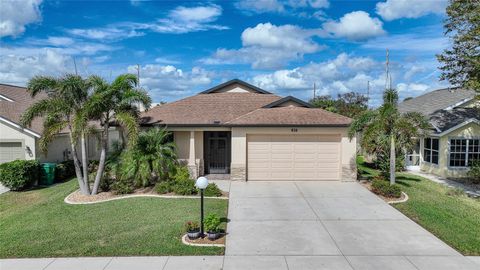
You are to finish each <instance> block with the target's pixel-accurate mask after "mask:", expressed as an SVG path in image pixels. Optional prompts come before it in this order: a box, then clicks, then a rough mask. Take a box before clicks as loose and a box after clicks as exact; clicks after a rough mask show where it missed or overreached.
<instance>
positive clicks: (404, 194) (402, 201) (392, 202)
mask: <svg viewBox="0 0 480 270" xmlns="http://www.w3.org/2000/svg"><path fill="white" fill-rule="evenodd" d="M402 194H403V196H405V198H403V199H401V200H398V201H390V202H388V204H397V203H404V202H406V201H408V199H409V198H408V195H407V193H405V192H403V191H402Z"/></svg>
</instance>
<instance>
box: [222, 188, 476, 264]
mask: <svg viewBox="0 0 480 270" xmlns="http://www.w3.org/2000/svg"><path fill="white" fill-rule="evenodd" d="M228 217H229V219H230V222H229V224H228V232H229V234H228V236H227V245H226V257H225V262H224V266H225V267H227V266H229V265H238V264H239V261H242V262H243V268H238V269H247V268H248V267H247V266H249V265H250V266H252V267H253V268H255V265H257V266H262V265H271V266H272V269H287V266H288V269H349V270H351V269H403V270H408V269H417V270H418V269H421V270H423V269H425V270H426V269H478V266H474V265H473V263H472V262H471V261H470V260H468V259H466V258H465V257H463V256H461V255H460V254H459V253H458V252H456V251H455V250H454V249H452V248H451V247H449V246H448V245H446V244H445V243H443V242H442V241H440V240H439V239H438V238H436V237H435V236H433V235H432V234H430V233H429V232H427V231H426V230H424V229H423V228H422V227H420V226H419V225H417V224H416V223H415V222H413V221H411V220H410V219H408V218H407V217H406V216H404V215H403V214H402V213H400V212H399V211H397V210H396V209H394V208H393V207H391V206H390V205H388V204H386V203H385V202H384V201H383V200H381V199H379V198H378V197H377V196H375V195H374V194H372V193H371V192H370V191H368V190H367V189H365V188H364V187H362V186H361V185H359V184H358V183H341V182H247V183H245V182H232V183H231V186H230V203H229V213H228ZM245 264H246V265H245ZM452 267H453V268H452ZM462 267H463V268H462ZM260 268H264V267H260ZM260 268H259V269H260Z"/></svg>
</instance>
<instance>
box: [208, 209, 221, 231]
mask: <svg viewBox="0 0 480 270" xmlns="http://www.w3.org/2000/svg"><path fill="white" fill-rule="evenodd" d="M221 223H222V221H221V220H220V218H219V217H218V216H217V215H216V214H209V215H208V216H207V217H206V218H205V221H204V224H205V230H207V232H212V233H215V232H219V231H220V224H221Z"/></svg>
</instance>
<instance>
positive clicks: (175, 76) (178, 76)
mask: <svg viewBox="0 0 480 270" xmlns="http://www.w3.org/2000/svg"><path fill="white" fill-rule="evenodd" d="M127 71H128V72H129V73H135V74H136V73H137V67H136V66H129V67H128V68H127ZM212 77H213V74H211V73H210V72H208V71H206V70H204V69H202V68H199V67H194V68H192V69H191V70H190V71H183V70H182V69H179V68H177V67H175V66H172V65H157V64H148V65H144V66H142V67H141V68H140V84H141V86H142V87H144V88H146V89H147V90H148V91H149V93H150V95H151V96H152V98H153V99H154V101H162V100H170V99H171V98H172V97H173V98H175V99H178V97H179V96H187V95H191V94H193V91H194V90H195V89H194V88H195V87H198V86H203V85H208V84H210V83H211V82H212Z"/></svg>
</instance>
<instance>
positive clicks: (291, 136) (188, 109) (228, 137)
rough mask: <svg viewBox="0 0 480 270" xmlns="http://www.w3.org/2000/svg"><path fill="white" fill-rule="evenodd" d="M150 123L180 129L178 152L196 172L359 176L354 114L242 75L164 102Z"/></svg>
mask: <svg viewBox="0 0 480 270" xmlns="http://www.w3.org/2000/svg"><path fill="white" fill-rule="evenodd" d="M142 118H143V119H142V120H143V123H142V124H143V125H144V126H150V127H152V126H161V127H166V128H167V130H169V131H172V132H173V137H174V141H175V143H176V145H177V152H178V157H179V159H180V160H181V161H183V162H184V163H185V164H186V165H187V166H188V168H189V170H190V173H191V175H192V177H194V178H196V177H197V176H199V175H206V174H216V175H217V174H223V175H227V176H229V177H230V179H231V180H249V181H257V180H274V181H282V180H312V181H316V180H332V181H351V180H354V179H356V166H355V155H356V140H355V138H354V139H352V140H350V139H349V138H348V136H347V132H348V127H349V125H350V123H351V119H350V118H347V117H344V116H341V115H338V114H335V113H331V112H327V111H324V110H322V109H318V108H312V107H311V106H310V104H308V103H305V102H303V101H301V100H299V99H296V98H294V97H290V96H289V97H284V98H282V97H279V96H277V95H274V94H272V93H270V92H267V91H265V90H263V89H260V88H258V87H256V86H253V85H250V84H248V83H246V82H243V81H241V80H237V79H235V80H231V81H228V82H226V83H223V84H220V85H218V86H216V87H213V88H211V89H208V90H206V91H203V92H201V93H199V94H197V95H194V96H191V97H187V98H185V99H181V100H179V101H176V102H172V103H167V104H164V105H161V106H157V107H155V108H153V109H151V110H149V111H147V112H145V113H143V115H142Z"/></svg>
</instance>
